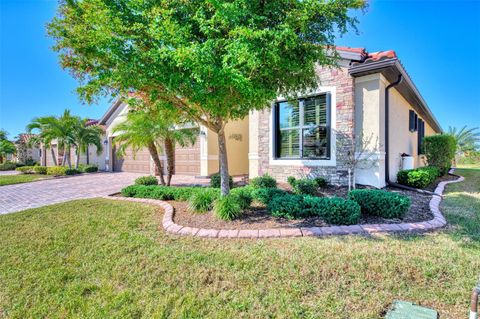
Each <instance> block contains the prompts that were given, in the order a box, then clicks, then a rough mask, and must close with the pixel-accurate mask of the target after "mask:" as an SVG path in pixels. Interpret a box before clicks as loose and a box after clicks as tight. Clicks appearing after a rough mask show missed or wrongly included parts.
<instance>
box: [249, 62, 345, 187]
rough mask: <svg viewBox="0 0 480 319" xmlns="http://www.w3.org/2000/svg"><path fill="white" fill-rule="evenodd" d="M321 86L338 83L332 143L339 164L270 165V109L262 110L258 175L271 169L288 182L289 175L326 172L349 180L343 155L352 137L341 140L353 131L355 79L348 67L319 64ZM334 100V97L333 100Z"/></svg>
mask: <svg viewBox="0 0 480 319" xmlns="http://www.w3.org/2000/svg"><path fill="white" fill-rule="evenodd" d="M317 74H318V76H319V79H320V83H319V85H320V86H334V87H336V105H332V109H333V107H335V108H336V131H337V132H338V133H339V134H337V145H334V146H333V147H332V153H333V152H336V163H337V165H336V166H310V167H309V166H291V165H289V166H280V165H270V164H269V161H270V159H269V156H270V148H271V147H273V143H272V142H271V141H270V132H269V131H270V125H269V124H270V123H269V122H270V113H271V110H270V109H266V110H264V111H262V112H259V123H258V125H259V127H258V132H259V134H258V135H259V136H258V156H259V169H258V170H259V172H258V174H259V175H263V174H264V173H268V174H270V175H271V176H273V177H275V178H276V179H277V180H278V181H283V182H285V181H286V180H287V177H288V176H295V177H297V178H299V177H302V176H306V175H315V176H324V177H326V178H327V179H328V180H329V182H330V183H332V184H340V185H346V184H347V183H348V177H347V167H345V165H344V164H343V163H342V157H343V155H344V154H347V152H348V151H349V149H351V142H350V143H349V142H348V141H350V138H346V139H345V138H344V141H345V142H342V141H339V139H341V136H348V137H351V136H353V132H354V95H353V94H354V93H353V92H354V79H353V78H352V77H351V76H350V75H349V74H348V69H347V67H340V68H322V67H318V68H317ZM332 102H333V101H332Z"/></svg>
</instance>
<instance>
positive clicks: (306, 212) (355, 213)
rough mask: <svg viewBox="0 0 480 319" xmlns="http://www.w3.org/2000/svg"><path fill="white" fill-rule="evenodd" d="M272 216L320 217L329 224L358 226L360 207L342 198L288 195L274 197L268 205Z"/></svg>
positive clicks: (294, 217)
mask: <svg viewBox="0 0 480 319" xmlns="http://www.w3.org/2000/svg"><path fill="white" fill-rule="evenodd" d="M267 210H268V211H269V213H270V214H271V215H272V216H276V217H283V218H287V219H297V218H306V217H314V216H318V217H320V218H322V219H323V220H324V221H325V222H327V223H329V224H337V225H352V224H357V223H358V221H359V220H360V216H361V208H360V206H359V205H358V204H357V203H356V202H354V201H352V200H345V199H343V198H340V197H314V196H302V195H295V194H294V195H292V194H287V195H283V196H276V197H274V198H273V199H272V200H271V201H270V202H269V203H268V205H267Z"/></svg>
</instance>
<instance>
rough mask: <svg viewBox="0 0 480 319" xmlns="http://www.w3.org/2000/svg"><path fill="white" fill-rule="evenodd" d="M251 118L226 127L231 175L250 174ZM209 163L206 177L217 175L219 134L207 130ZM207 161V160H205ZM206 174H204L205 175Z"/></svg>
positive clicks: (234, 122) (230, 123)
mask: <svg viewBox="0 0 480 319" xmlns="http://www.w3.org/2000/svg"><path fill="white" fill-rule="evenodd" d="M248 125H249V117H248V116H247V117H245V118H244V119H242V120H237V121H232V122H229V123H227V125H226V126H225V136H226V139H227V156H228V170H229V173H230V175H232V176H237V175H246V174H248V169H249V168H248V145H249V130H248ZM206 134H207V145H206V148H207V152H208V155H206V156H207V162H208V164H204V165H208V168H207V169H206V170H205V168H204V169H202V171H203V172H206V175H211V174H214V173H217V172H218V170H219V161H218V139H217V134H216V133H214V132H213V131H211V130H207V133H206ZM204 160H205V158H204ZM204 174H205V173H202V175H204Z"/></svg>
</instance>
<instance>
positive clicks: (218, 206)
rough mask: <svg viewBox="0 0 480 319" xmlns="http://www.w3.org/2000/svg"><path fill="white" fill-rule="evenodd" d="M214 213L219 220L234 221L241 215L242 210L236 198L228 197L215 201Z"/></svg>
mask: <svg viewBox="0 0 480 319" xmlns="http://www.w3.org/2000/svg"><path fill="white" fill-rule="evenodd" d="M213 211H214V213H215V216H217V218H219V219H223V220H232V219H235V218H237V217H238V216H240V215H241V213H242V208H241V206H240V204H239V202H238V198H237V197H236V196H232V195H227V196H222V197H220V198H219V199H217V200H216V201H215V203H214V205H213Z"/></svg>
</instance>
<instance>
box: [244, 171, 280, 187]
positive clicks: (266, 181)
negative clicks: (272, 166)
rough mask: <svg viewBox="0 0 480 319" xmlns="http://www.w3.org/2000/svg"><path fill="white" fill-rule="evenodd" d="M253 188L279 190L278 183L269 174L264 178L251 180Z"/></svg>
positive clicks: (264, 175)
mask: <svg viewBox="0 0 480 319" xmlns="http://www.w3.org/2000/svg"><path fill="white" fill-rule="evenodd" d="M250 185H251V186H252V187H253V188H277V181H276V180H275V178H273V177H271V176H270V175H268V174H267V173H265V174H263V176H259V177H255V178H252V179H251V180H250Z"/></svg>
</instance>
